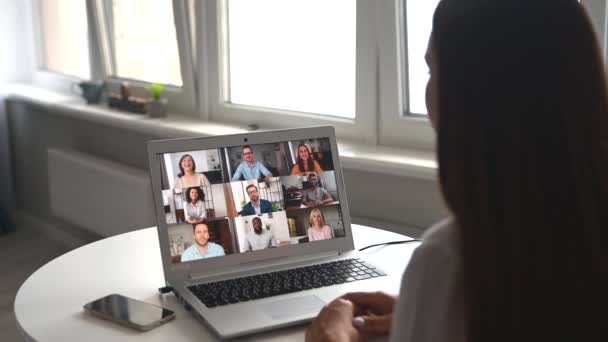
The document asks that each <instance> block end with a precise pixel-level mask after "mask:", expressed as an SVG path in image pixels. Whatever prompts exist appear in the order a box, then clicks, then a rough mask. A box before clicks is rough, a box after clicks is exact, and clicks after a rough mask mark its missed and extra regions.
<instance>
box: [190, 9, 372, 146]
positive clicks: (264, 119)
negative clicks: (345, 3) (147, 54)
mask: <svg viewBox="0 0 608 342" xmlns="http://www.w3.org/2000/svg"><path fill="white" fill-rule="evenodd" d="M356 1H357V4H356V6H357V10H356V11H357V27H356V34H357V48H356V53H357V56H356V69H357V70H356V73H357V74H356V77H355V79H356V90H355V101H356V104H355V108H356V109H355V111H356V118H355V119H348V118H340V117H334V116H327V115H322V114H315V113H304V112H297V111H290V110H282V109H274V108H263V107H255V106H248V105H241V104H232V103H229V102H228V94H229V91H228V86H229V83H228V82H229V77H228V72H229V71H228V68H229V67H228V55H227V54H226V50H227V47H226V46H225V45H224V44H225V42H226V37H227V21H226V13H227V5H228V2H227V0H212V1H204V2H197V5H198V7H197V17H198V18H201V20H199V21H198V22H200V23H202V25H201V26H204V28H201V29H202V30H204V31H205V33H206V34H205V39H203V40H201V39H199V40H198V42H201V44H199V45H198V48H199V50H198V53H197V54H198V56H205V57H206V59H205V58H200V59H199V65H198V67H199V71H200V72H199V78H200V79H201V80H204V81H203V82H202V83H203V84H204V89H206V91H205V93H206V94H205V95H204V96H202V98H203V99H204V104H203V105H202V107H203V108H204V110H205V112H206V114H205V116H206V117H208V118H209V119H210V120H212V121H219V122H226V123H233V124H240V125H245V126H248V127H254V128H255V127H263V128H290V127H296V126H297V127H306V126H315V125H327V124H332V125H333V126H334V127H335V128H336V132H337V133H338V135H340V136H341V137H342V138H346V139H349V140H355V141H361V142H366V143H370V144H375V143H376V138H377V136H376V127H377V126H376V98H377V94H376V81H375V80H376V77H375V75H376V72H375V69H376V63H377V58H376V57H377V56H376V47H375V41H374V38H375V37H374V36H373V32H374V29H373V28H374V19H375V15H372V16H366V15H367V14H369V13H373V12H374V11H375V6H374V4H373V2H372V1H367V0H356ZM370 18H371V19H372V20H369V19H370ZM359 23H363V24H361V25H360V24H359ZM198 32H199V33H201V30H198Z"/></svg>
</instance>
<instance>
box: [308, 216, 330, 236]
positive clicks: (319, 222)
mask: <svg viewBox="0 0 608 342" xmlns="http://www.w3.org/2000/svg"><path fill="white" fill-rule="evenodd" d="M308 222H309V224H310V228H308V241H318V240H330V239H333V238H334V232H333V230H332V229H331V227H330V226H329V225H328V224H326V223H325V216H324V215H323V213H322V212H321V210H319V209H317V208H315V209H313V210H311V212H310V218H309V221H308Z"/></svg>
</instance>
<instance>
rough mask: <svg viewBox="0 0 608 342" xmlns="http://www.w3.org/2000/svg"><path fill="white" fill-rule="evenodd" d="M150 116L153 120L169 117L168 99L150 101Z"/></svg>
mask: <svg viewBox="0 0 608 342" xmlns="http://www.w3.org/2000/svg"><path fill="white" fill-rule="evenodd" d="M148 116H149V117H151V118H164V117H166V116H167V99H160V100H158V101H154V100H153V101H150V102H149V103H148Z"/></svg>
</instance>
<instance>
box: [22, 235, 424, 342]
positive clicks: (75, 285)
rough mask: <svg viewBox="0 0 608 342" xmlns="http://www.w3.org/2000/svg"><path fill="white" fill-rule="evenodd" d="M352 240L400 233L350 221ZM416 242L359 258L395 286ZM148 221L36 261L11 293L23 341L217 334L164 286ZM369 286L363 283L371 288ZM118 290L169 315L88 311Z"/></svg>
mask: <svg viewBox="0 0 608 342" xmlns="http://www.w3.org/2000/svg"><path fill="white" fill-rule="evenodd" d="M353 235H354V240H355V247H356V248H361V247H364V246H368V245H371V244H374V243H380V242H388V241H394V240H404V239H408V238H407V237H406V236H403V235H400V234H395V233H391V232H387V231H384V230H380V229H375V228H369V227H364V226H359V225H353ZM417 245H418V243H413V244H405V245H396V246H380V247H373V248H370V249H368V250H366V251H364V252H362V253H363V254H364V258H365V259H366V260H369V261H370V262H372V263H374V264H376V265H377V266H379V267H381V268H382V269H384V270H385V271H386V272H387V273H388V276H387V277H385V281H386V282H387V287H388V288H390V289H392V292H393V293H397V292H398V291H399V285H400V281H401V275H402V273H403V270H404V268H405V266H406V265H407V263H408V261H409V259H410V256H411V254H412V252H413V250H414V249H415V247H416V246H417ZM164 284H165V282H164V276H163V269H162V263H161V257H160V249H159V243H158V235H157V231H156V228H154V227H153V228H147V229H142V230H138V231H134V232H130V233H125V234H121V235H116V236H113V237H110V238H107V239H103V240H100V241H97V242H94V243H91V244H88V245H86V246H83V247H80V248H78V249H75V250H73V251H71V252H68V253H66V254H64V255H62V256H60V257H58V258H56V259H54V260H52V261H50V262H49V263H47V264H46V265H44V266H42V267H41V268H40V269H38V270H37V271H36V272H34V273H33V274H32V275H31V276H30V277H29V278H28V279H27V280H26V281H25V282H24V283H23V285H22V286H21V288H20V289H19V292H18V293H17V296H16V298H15V316H16V318H17V326H18V327H17V328H18V329H19V330H20V332H21V333H22V334H23V336H24V337H25V339H26V340H31V341H87V342H93V341H136V340H137V341H140V340H141V341H144V340H145V341H146V342H153V341H163V342H164V341H171V342H178V341H218V340H219V339H218V337H217V336H216V335H214V334H213V333H212V332H211V331H209V330H208V329H207V328H206V327H205V326H204V325H203V324H201V323H200V322H199V321H197V320H196V319H195V318H194V317H193V316H192V315H191V314H190V313H189V312H188V311H186V310H185V309H184V308H183V307H182V306H181V304H180V303H179V302H178V300H177V299H176V298H175V297H174V296H173V295H172V294H167V295H164V296H161V295H159V293H158V291H157V289H158V288H159V287H162V286H164ZM372 290H373V289H370V291H372ZM110 293H119V294H123V295H126V296H128V297H132V298H135V299H139V300H143V301H145V302H149V303H152V304H157V305H161V306H164V307H166V308H169V309H171V310H174V311H175V312H176V319H175V320H174V321H171V322H169V323H167V324H164V325H162V326H160V327H157V328H155V329H152V330H150V331H148V332H143V333H142V332H137V331H135V330H132V329H129V328H126V327H122V326H119V325H117V324H115V323H112V322H109V321H104V320H101V319H98V318H95V317H93V316H91V315H89V314H87V313H85V312H84V311H83V309H82V306H83V305H84V304H85V303H88V302H90V301H92V300H95V299H97V298H100V297H103V296H105V295H107V294H110ZM305 329H306V326H295V327H291V328H284V329H280V330H276V331H273V332H268V333H260V334H257V335H253V336H251V337H248V338H241V339H239V340H248V341H302V340H303V339H304V331H305Z"/></svg>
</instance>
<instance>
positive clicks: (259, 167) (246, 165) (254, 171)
mask: <svg viewBox="0 0 608 342" xmlns="http://www.w3.org/2000/svg"><path fill="white" fill-rule="evenodd" d="M262 176H264V177H266V178H267V179H268V178H271V177H272V173H270V171H268V169H267V168H266V167H265V166H264V164H262V163H260V162H259V161H255V160H254V158H253V149H252V148H251V146H249V145H245V146H243V161H242V162H241V163H240V164H239V166H238V167H237V168H236V171H235V172H234V175H233V176H232V181H233V182H235V181H239V180H241V179H242V180H248V179H259V178H262Z"/></svg>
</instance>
